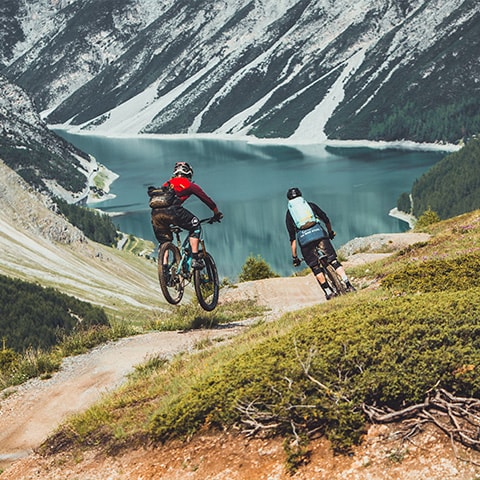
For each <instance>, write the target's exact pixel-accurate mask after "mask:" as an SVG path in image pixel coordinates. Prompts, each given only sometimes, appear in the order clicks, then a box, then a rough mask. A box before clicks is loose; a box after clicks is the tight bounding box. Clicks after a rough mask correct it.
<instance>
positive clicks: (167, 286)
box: [158, 242, 184, 305]
mask: <svg viewBox="0 0 480 480" xmlns="http://www.w3.org/2000/svg"><path fill="white" fill-rule="evenodd" d="M180 259H181V257H180V250H179V249H178V247H177V246H176V245H174V244H173V243H171V242H166V243H163V244H162V245H161V247H160V250H159V252H158V280H159V282H160V288H161V290H162V293H163V296H164V297H165V300H167V302H168V303H171V304H172V305H177V304H178V303H179V302H180V300H181V299H182V297H183V291H184V286H183V279H182V278H181V276H180V275H178V273H177V272H178V265H179V263H180Z"/></svg>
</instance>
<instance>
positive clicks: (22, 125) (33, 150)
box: [0, 75, 98, 203]
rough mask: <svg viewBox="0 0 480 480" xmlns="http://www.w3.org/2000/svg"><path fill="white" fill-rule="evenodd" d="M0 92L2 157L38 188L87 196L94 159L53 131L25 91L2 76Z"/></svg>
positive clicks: (74, 198)
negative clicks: (0, 93)
mask: <svg viewBox="0 0 480 480" xmlns="http://www.w3.org/2000/svg"><path fill="white" fill-rule="evenodd" d="M0 91H1V92H2V95H1V96H0V159H1V160H3V161H4V162H5V163H6V164H7V165H8V166H10V167H11V168H12V169H13V170H15V171H16V172H17V173H19V174H20V175H21V176H22V177H23V178H24V179H25V180H26V181H27V182H28V183H29V184H30V186H31V187H33V188H35V189H36V190H39V191H43V192H49V194H50V195H54V196H57V197H60V198H63V199H64V200H67V201H69V202H70V203H71V202H79V201H81V200H82V199H85V198H86V197H87V195H88V193H89V185H88V183H89V178H90V176H91V175H92V173H93V172H94V171H95V170H96V169H97V168H98V166H97V163H96V161H95V159H93V158H91V157H90V156H89V155H87V154H86V153H84V152H81V151H80V150H79V149H77V148H76V147H74V146H73V145H71V144H69V143H68V142H66V141H65V140H63V139H62V138H60V137H59V136H58V135H56V134H55V133H53V132H52V131H50V130H49V129H48V127H47V125H46V124H45V122H44V121H43V120H42V119H41V118H40V115H39V114H38V112H37V111H36V109H35V107H34V105H33V104H32V101H31V99H30V98H29V96H28V95H27V94H26V92H25V91H23V90H22V89H21V88H20V87H18V86H17V85H15V84H13V83H12V82H10V81H8V80H7V79H6V78H5V77H3V76H1V75H0Z"/></svg>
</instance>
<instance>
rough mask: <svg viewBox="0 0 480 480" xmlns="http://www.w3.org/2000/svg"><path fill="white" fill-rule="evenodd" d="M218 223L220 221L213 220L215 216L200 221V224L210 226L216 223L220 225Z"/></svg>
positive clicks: (217, 219)
mask: <svg viewBox="0 0 480 480" xmlns="http://www.w3.org/2000/svg"><path fill="white" fill-rule="evenodd" d="M220 221H221V219H220V218H215V216H213V217H208V218H203V219H202V220H200V223H205V222H206V223H210V224H212V223H216V222H218V223H220Z"/></svg>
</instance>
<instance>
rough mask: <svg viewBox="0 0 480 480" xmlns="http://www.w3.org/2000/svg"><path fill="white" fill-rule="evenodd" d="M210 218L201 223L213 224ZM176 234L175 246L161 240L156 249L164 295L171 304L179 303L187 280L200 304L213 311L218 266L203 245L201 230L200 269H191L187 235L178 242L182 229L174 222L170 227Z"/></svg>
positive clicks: (215, 303) (217, 289)
mask: <svg viewBox="0 0 480 480" xmlns="http://www.w3.org/2000/svg"><path fill="white" fill-rule="evenodd" d="M215 221H219V220H215V219H214V218H213V217H212V218H204V219H203V220H200V223H205V222H208V223H210V224H212V223H213V222H215ZM171 229H172V233H173V234H174V235H175V239H176V245H175V243H173V241H172V242H165V243H162V245H161V246H160V250H159V252H158V279H159V282H160V288H161V290H162V293H163V296H164V297H165V299H166V300H167V302H169V303H171V304H172V305H176V304H178V303H180V301H181V300H182V297H183V292H184V290H185V287H186V285H187V284H188V283H190V282H192V279H193V285H194V287H195V295H196V297H197V299H198V303H199V304H200V306H201V307H202V308H203V309H204V310H207V311H211V310H213V309H214V308H215V307H216V306H217V303H218V293H219V290H220V286H219V281H218V272H217V266H216V265H215V261H214V260H213V257H212V256H211V255H210V254H209V253H208V252H207V250H206V248H205V240H204V238H203V233H201V235H200V246H199V250H198V252H199V259H201V260H202V261H203V264H204V266H203V268H201V269H194V268H192V250H191V247H190V240H189V236H188V235H186V237H185V239H184V240H183V242H181V238H180V233H181V232H182V229H181V228H180V227H178V226H176V225H172V226H171Z"/></svg>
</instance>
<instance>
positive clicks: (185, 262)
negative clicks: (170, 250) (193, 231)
mask: <svg viewBox="0 0 480 480" xmlns="http://www.w3.org/2000/svg"><path fill="white" fill-rule="evenodd" d="M205 222H211V218H204V219H203V220H200V223H201V224H202V223H205ZM182 231H183V229H181V228H180V227H177V226H176V225H175V226H172V233H173V234H174V235H175V239H176V243H177V247H178V249H179V250H180V262H179V264H178V268H177V275H180V276H181V277H182V278H184V279H185V280H186V281H187V282H189V281H191V279H192V273H193V270H192V258H193V257H192V249H191V247H190V236H189V235H186V236H185V238H184V239H183V242H182V240H181V238H180V233H181V232H182ZM198 251H199V252H202V253H203V254H204V255H205V253H206V249H205V241H204V238H203V231H202V230H200V248H199V249H198Z"/></svg>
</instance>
